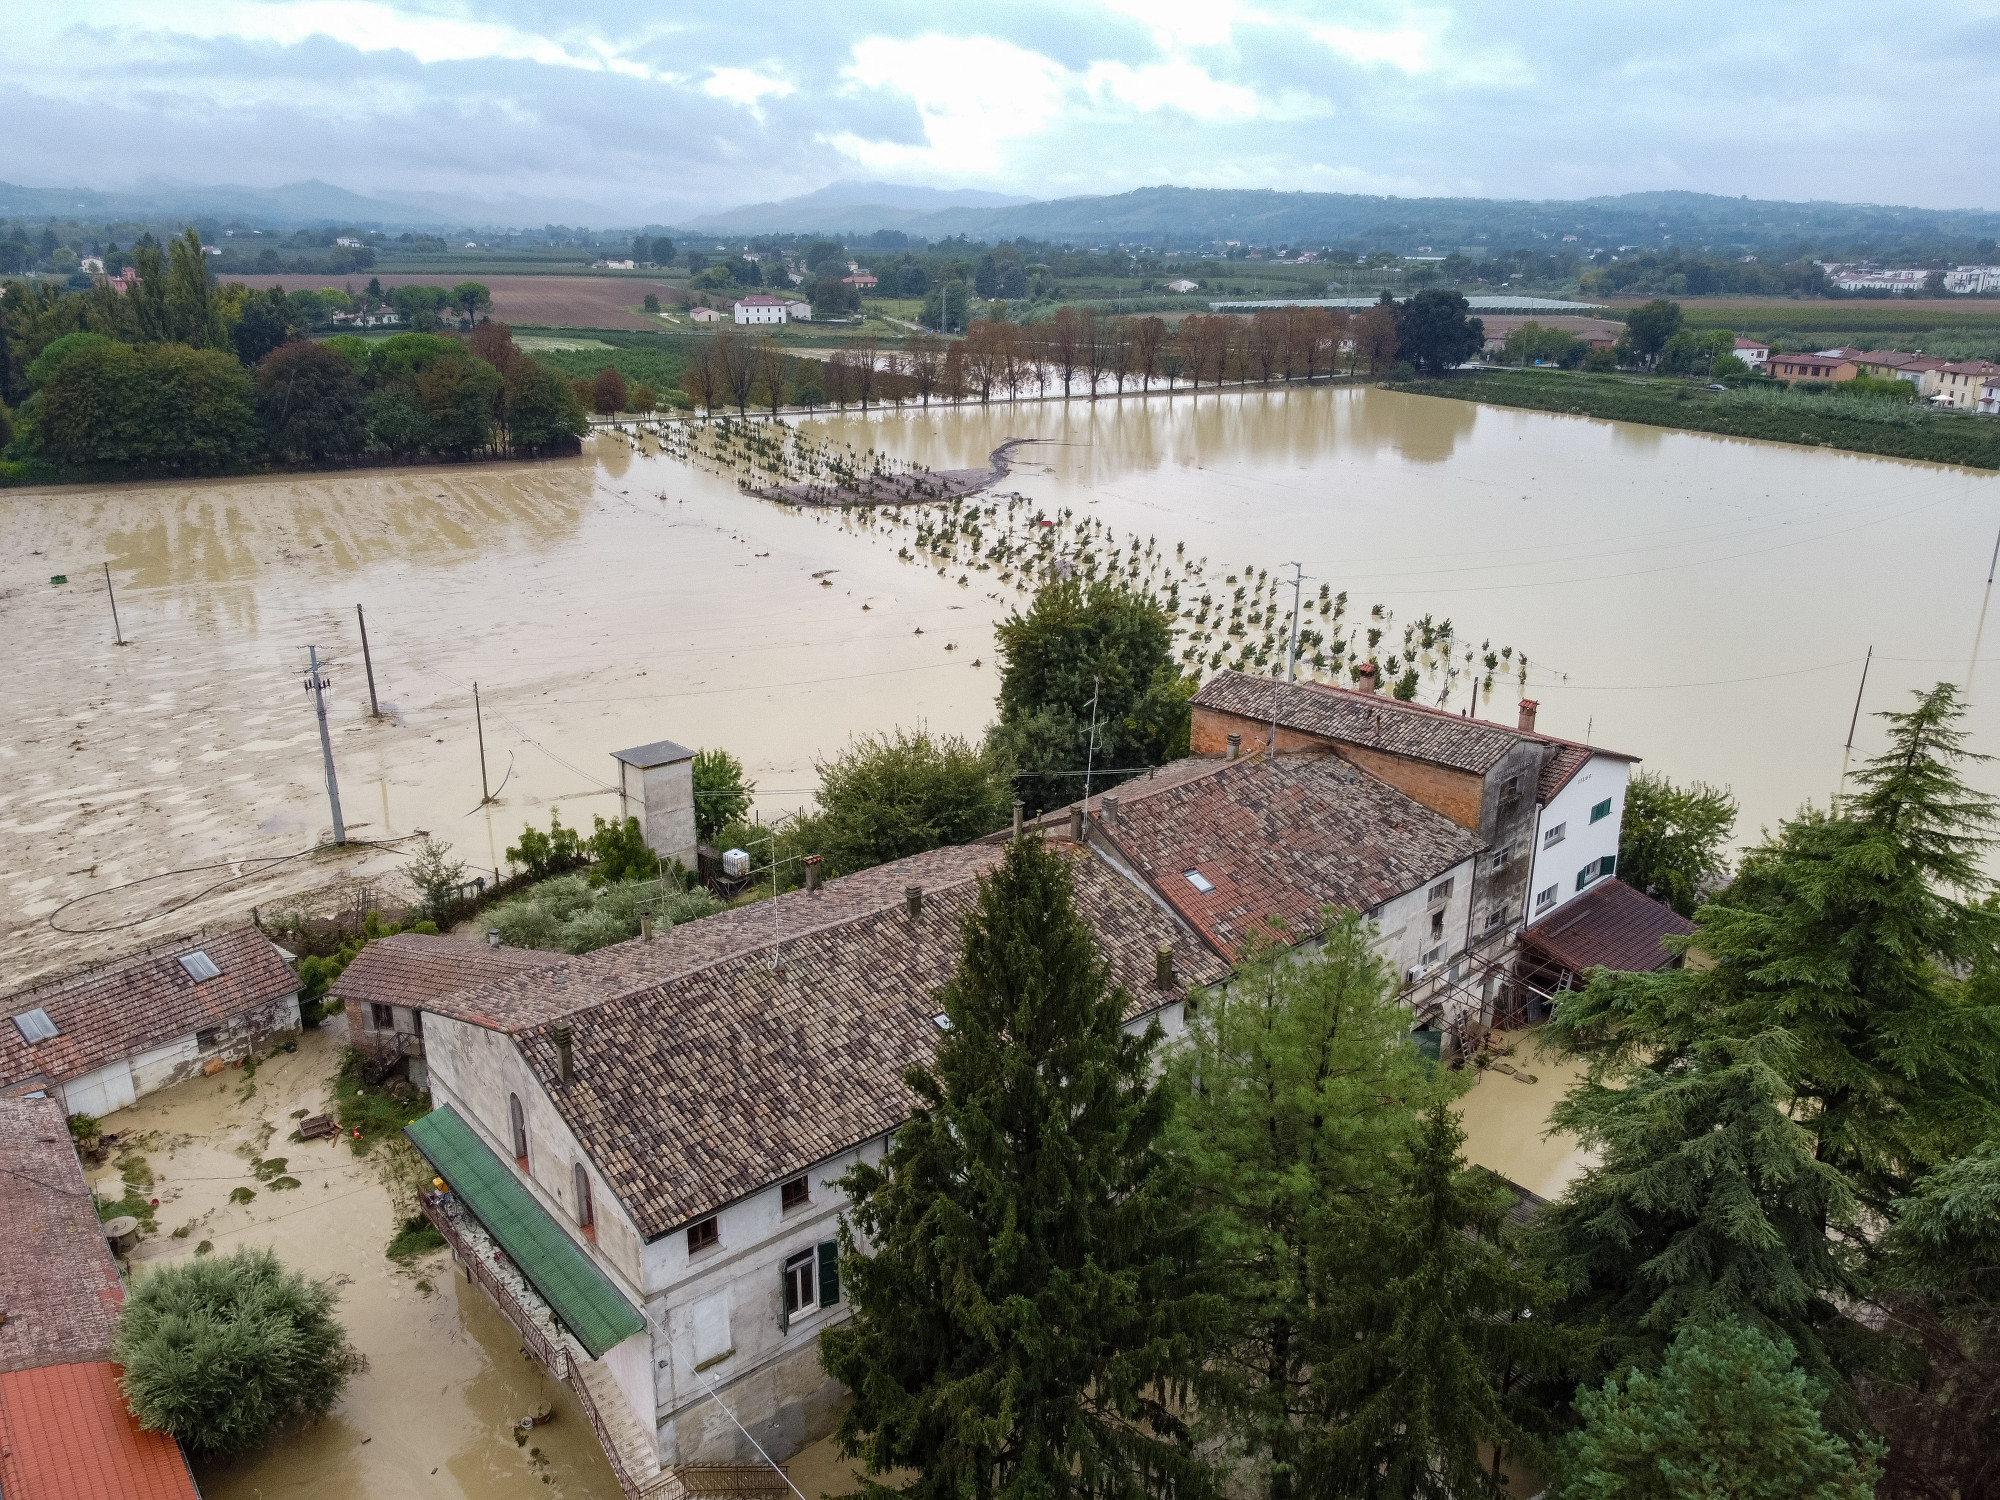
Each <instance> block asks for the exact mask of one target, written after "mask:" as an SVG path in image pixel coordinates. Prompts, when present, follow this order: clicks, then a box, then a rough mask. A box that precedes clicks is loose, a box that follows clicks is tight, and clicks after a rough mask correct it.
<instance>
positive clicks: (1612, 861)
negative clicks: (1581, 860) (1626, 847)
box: [1576, 854, 1618, 890]
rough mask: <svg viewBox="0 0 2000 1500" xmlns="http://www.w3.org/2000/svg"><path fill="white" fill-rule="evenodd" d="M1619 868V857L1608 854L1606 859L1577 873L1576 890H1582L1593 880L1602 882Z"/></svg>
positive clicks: (1593, 863)
mask: <svg viewBox="0 0 2000 1500" xmlns="http://www.w3.org/2000/svg"><path fill="white" fill-rule="evenodd" d="M1617 868H1618V856H1617V855H1615V854H1607V855H1605V856H1604V858H1602V859H1600V860H1596V861H1594V862H1592V863H1591V864H1587V865H1585V866H1584V867H1583V868H1582V869H1581V870H1578V871H1577V872H1576V888H1577V889H1578V890H1582V889H1583V888H1584V887H1585V886H1587V885H1589V884H1590V883H1591V882H1592V881H1593V880H1602V879H1603V878H1604V877H1605V876H1607V875H1609V874H1611V873H1612V872H1613V871H1615V870H1616V869H1617Z"/></svg>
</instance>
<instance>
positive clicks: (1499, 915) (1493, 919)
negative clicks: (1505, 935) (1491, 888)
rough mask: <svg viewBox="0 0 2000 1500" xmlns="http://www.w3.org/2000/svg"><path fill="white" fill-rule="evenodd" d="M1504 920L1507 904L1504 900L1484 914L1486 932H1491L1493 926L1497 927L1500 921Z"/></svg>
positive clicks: (1505, 918)
mask: <svg viewBox="0 0 2000 1500" xmlns="http://www.w3.org/2000/svg"><path fill="white" fill-rule="evenodd" d="M1506 920H1507V906H1506V903H1505V902H1502V903H1501V904H1500V905H1498V906H1496V907H1494V908H1493V910H1491V911H1489V912H1488V913H1487V914H1486V930H1487V931H1488V932H1491V931H1492V930H1493V929H1494V928H1496V927H1498V926H1499V925H1500V924H1501V923H1502V922H1504V921H1506Z"/></svg>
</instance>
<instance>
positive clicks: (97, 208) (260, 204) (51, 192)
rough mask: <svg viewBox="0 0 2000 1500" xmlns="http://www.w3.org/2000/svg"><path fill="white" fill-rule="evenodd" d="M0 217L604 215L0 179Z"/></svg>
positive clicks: (307, 192) (438, 223)
mask: <svg viewBox="0 0 2000 1500" xmlns="http://www.w3.org/2000/svg"><path fill="white" fill-rule="evenodd" d="M0 217H13V218H28V219H46V218H58V219H77V220H100V219H101V220H118V219H134V220H138V221H141V222H147V223H150V222H156V221H162V222H163V221H178V220H187V219H204V218H207V219H219V220H223V221H225V222H226V221H230V220H242V221H244V222H247V223H251V224H258V225H351V226H353V227H356V228H364V229H445V228H453V229H455V228H466V227H479V228H500V227H507V226H522V225H534V226H536V227H540V226H541V225H543V224H547V223H550V222H556V223H564V224H581V225H598V224H604V223H607V222H609V221H610V218H611V216H610V214H609V213H608V212H607V211H606V210H605V209H604V208H603V207H602V206H600V205H598V204H593V203H585V202H583V201H581V200H577V199H539V198H523V197H513V198H505V199H500V200H496V201H487V200H483V199H478V198H466V197H459V196H456V195H453V194H447V193H401V192H384V193H382V194H380V195H379V196H376V197H369V196H367V195H365V194H362V193H356V192H351V191H350V190H348V189H347V188H343V187H336V186H334V185H333V184H332V183H330V182H320V181H317V180H311V181H306V182H292V183H287V184H286V185H285V186H283V187H275V188H252V187H239V186H234V185H231V184H227V183H221V184H206V185H205V184H200V183H184V182H149V183H142V184H140V185H139V186H137V187H132V188H126V189H121V190H119V191H115V192H100V191H98V190H96V189H94V188H38V187H22V186H20V185H19V184H16V183H11V182H0Z"/></svg>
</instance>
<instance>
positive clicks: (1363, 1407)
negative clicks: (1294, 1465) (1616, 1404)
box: [1300, 1100, 1584, 1500]
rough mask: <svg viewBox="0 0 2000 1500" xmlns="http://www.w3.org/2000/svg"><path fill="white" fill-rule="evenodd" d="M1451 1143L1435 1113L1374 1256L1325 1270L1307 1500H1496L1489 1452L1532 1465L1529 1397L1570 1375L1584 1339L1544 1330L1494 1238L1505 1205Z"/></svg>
mask: <svg viewBox="0 0 2000 1500" xmlns="http://www.w3.org/2000/svg"><path fill="white" fill-rule="evenodd" d="M1464 1142H1465V1132H1464V1130H1463V1129H1462V1128H1461V1127H1460V1125H1459V1123H1458V1117H1457V1115H1456V1114H1455V1113H1454V1112H1453V1111H1452V1109H1451V1106H1450V1105H1449V1104H1447V1103H1445V1102H1443V1101H1442V1100H1440V1101H1437V1102H1434V1103H1433V1104H1432V1105H1431V1106H1430V1108H1429V1109H1428V1110H1427V1111H1426V1112H1425V1114H1424V1117H1423V1121H1422V1125H1421V1129H1420V1132H1419V1134H1418V1137H1417V1140H1416V1143H1415V1147H1414V1150H1413V1152H1412V1154H1411V1156H1410V1158H1409V1161H1408V1165H1407V1167H1406V1169H1405V1173H1404V1180H1403V1182H1402V1184H1401V1185H1400V1190H1399V1192H1398V1195H1397V1198H1396V1201H1395V1202H1394V1203H1393V1204H1392V1205H1391V1206H1390V1207H1389V1209H1388V1211H1387V1212H1386V1213H1385V1214H1384V1215H1382V1216H1381V1218H1380V1219H1379V1221H1378V1227H1377V1231H1376V1234H1375V1236H1374V1240H1375V1243H1374V1244H1372V1245H1368V1246H1364V1247H1363V1248H1362V1251H1361V1253H1360V1254H1359V1255H1358V1256H1357V1257H1355V1258H1354V1259H1353V1260H1352V1261H1351V1262H1350V1263H1348V1264H1346V1265H1343V1266H1338V1267H1326V1268H1324V1271H1323V1274H1325V1275H1327V1276H1328V1277H1329V1280H1331V1281H1333V1282H1334V1283H1335V1284H1336V1285H1337V1286H1338V1287H1339V1295H1337V1296H1336V1297H1335V1298H1334V1299H1333V1300H1332V1301H1331V1303H1330V1305H1329V1306H1328V1307H1327V1308H1326V1309H1325V1312H1324V1314H1323V1321H1322V1325H1321V1327H1320V1329H1319V1330H1318V1336H1319V1343H1320V1347H1321V1348H1322V1349H1323V1350H1324V1351H1325V1352H1324V1354H1323V1355H1322V1357H1321V1358H1320V1361H1319V1363H1318V1364H1317V1365H1316V1366H1315V1368H1314V1371H1313V1384H1314V1395H1315V1398H1316V1400H1317V1402H1318V1405H1319V1411H1318V1412H1317V1413H1315V1426H1316V1427H1317V1428H1318V1429H1319V1431H1318V1433H1317V1434H1316V1437H1315V1440H1314V1441H1312V1442H1311V1443H1309V1444H1308V1445H1307V1447H1306V1450H1305V1453H1304V1455H1303V1461H1302V1464H1301V1470H1300V1479H1301V1489H1302V1491H1304V1492H1305V1493H1306V1494H1308V1495H1311V1496H1315V1497H1319V1496H1323V1497H1326V1500H1469V1497H1471V1496H1475V1495H1489V1496H1490V1495H1498V1494H1500V1493H1502V1491H1501V1489H1500V1485H1499V1475H1498V1461H1499V1457H1500V1455H1502V1454H1511V1455H1513V1456H1515V1457H1516V1458H1519V1459H1521V1460H1522V1461H1524V1462H1526V1463H1528V1464H1529V1465H1530V1466H1532V1467H1536V1468H1540V1467H1543V1466H1544V1464H1545V1463H1546V1462H1547V1457H1548V1449H1547V1434H1548V1421H1547V1412H1546V1408H1545V1406H1544V1404H1543V1403H1542V1402H1541V1401H1540V1400H1539V1399H1537V1398H1536V1396H1535V1395H1534V1391H1533V1388H1534V1386H1535V1385H1536V1384H1537V1383H1538V1382H1540V1381H1542V1380H1546V1379H1548V1378H1551V1377H1553V1376H1556V1375H1557V1374H1559V1373H1560V1372H1561V1371H1562V1370H1564V1369H1565V1368H1568V1369H1574V1368H1575V1366H1576V1364H1577V1363H1578V1362H1579V1360H1580V1356H1581V1355H1582V1353H1583V1351H1584V1340H1583V1338H1582V1337H1580V1336H1579V1335H1578V1334H1576V1333H1574V1332H1571V1331H1566V1330H1564V1329H1561V1328H1559V1327H1557V1326H1556V1325H1555V1324H1554V1323H1553V1322H1552V1321H1551V1320H1550V1319H1548V1318H1547V1317H1545V1316H1544V1313H1545V1312H1546V1310H1547V1308H1548V1306H1549V1304H1550V1301H1551V1300H1552V1293H1553V1288H1552V1287H1551V1286H1550V1285H1549V1284H1548V1283H1547V1282H1545V1281H1543V1280H1542V1279H1541V1278H1540V1277H1539V1276H1537V1275H1536V1274H1535V1273H1534V1272H1532V1271H1531V1270H1528V1269H1526V1268H1524V1267H1523V1266H1522V1265H1521V1264H1520V1263H1519V1261H1518V1259H1517V1257H1516V1255H1515V1253H1514V1250H1513V1247H1512V1246H1510V1245H1509V1244H1507V1243H1506V1242H1505V1241H1504V1239H1503V1237H1502V1233H1501V1230H1502V1225H1503V1222H1504V1219H1505V1215H1506V1212H1507V1209H1508V1207H1509V1206H1510V1204H1511V1202H1512V1198H1511V1195H1510V1194H1509V1192H1508V1191H1507V1189H1506V1188H1505V1187H1503V1186H1501V1185H1499V1184H1498V1183H1497V1182H1495V1181H1494V1179H1493V1177H1492V1176H1491V1174H1489V1173H1487V1172H1485V1171H1483V1170H1482V1169H1479V1168H1473V1169H1470V1170H1467V1169H1466V1167H1465V1165H1464V1163H1463V1162H1462V1161H1461V1160H1460V1158H1459V1148H1460V1147H1461V1146H1462V1145H1463V1144H1464ZM1482 1449H1483V1450H1484V1451H1485V1452H1489V1453H1491V1454H1493V1455H1494V1466H1493V1468H1492V1469H1490V1470H1489V1469H1488V1468H1487V1467H1486V1465H1485V1463H1484V1462H1483V1454H1482Z"/></svg>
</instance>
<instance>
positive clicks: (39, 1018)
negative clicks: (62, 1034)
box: [14, 1005, 58, 1044]
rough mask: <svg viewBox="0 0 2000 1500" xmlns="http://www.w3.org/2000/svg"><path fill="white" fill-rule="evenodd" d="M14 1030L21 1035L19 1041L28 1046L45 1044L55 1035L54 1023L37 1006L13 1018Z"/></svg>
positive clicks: (45, 1012)
mask: <svg viewBox="0 0 2000 1500" xmlns="http://www.w3.org/2000/svg"><path fill="white" fill-rule="evenodd" d="M14 1029H15V1030H16V1031H18V1032H20V1033H21V1040H22V1041H24V1042H27V1043H30V1044H33V1043H35V1042H46V1041H47V1040H48V1039H49V1038H50V1037H52V1036H55V1035H57V1034H58V1033H57V1031H56V1023H55V1022H53V1021H51V1020H50V1019H49V1013H48V1012H47V1011H45V1010H43V1009H42V1008H41V1007H40V1006H39V1005H38V1006H36V1007H35V1008H34V1009H33V1010H24V1011H22V1012H21V1013H20V1014H19V1015H18V1016H16V1017H14Z"/></svg>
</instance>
